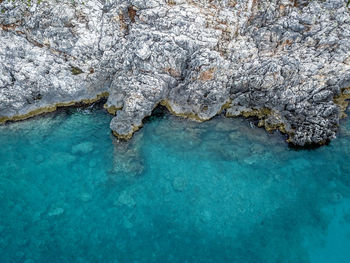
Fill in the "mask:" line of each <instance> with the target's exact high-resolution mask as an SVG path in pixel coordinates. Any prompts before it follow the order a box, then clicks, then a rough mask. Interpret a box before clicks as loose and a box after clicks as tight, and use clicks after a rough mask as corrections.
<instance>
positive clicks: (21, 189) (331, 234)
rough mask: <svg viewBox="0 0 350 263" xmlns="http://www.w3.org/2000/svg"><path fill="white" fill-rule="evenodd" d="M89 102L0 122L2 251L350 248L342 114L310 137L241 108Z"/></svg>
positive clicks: (5, 254) (253, 252)
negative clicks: (149, 108) (220, 111)
mask: <svg viewBox="0 0 350 263" xmlns="http://www.w3.org/2000/svg"><path fill="white" fill-rule="evenodd" d="M156 115H158V116H153V117H151V118H149V119H148V121H147V122H146V123H145V125H144V127H143V128H142V129H141V130H140V131H139V132H137V133H136V134H135V136H134V137H133V139H132V140H131V141H129V142H118V141H117V140H116V139H115V138H114V137H113V136H112V135H111V133H110V130H109V121H110V119H111V117H110V116H109V115H108V114H106V113H105V111H103V110H99V109H91V108H87V109H66V110H62V111H60V112H57V113H54V114H49V115H46V116H41V117H37V118H33V119H31V120H27V121H23V122H18V123H12V124H8V125H5V126H0V212H1V214H0V262H1V263H7V262H25V263H30V262H40V263H41V262H45V263H46V262H50V263H54V262H111V263H117V262H131V263H136V262H138V263H141V262H183V263H185V262H188V263H190V262H215V263H220V262H230V263H232V262H239V263H251V262H257V263H265V262H266V263H270V262H271V263H272V262H276V263H285V262H288V263H294V262H295V263H304V262H311V263H323V262H327V263H333V262H334V263H348V262H350V174H349V171H350V162H349V156H350V121H344V122H343V124H342V127H341V131H340V134H339V135H338V139H336V140H334V141H332V143H331V144H330V145H328V146H324V147H321V148H318V149H314V150H298V151H297V150H294V149H290V148H288V146H287V145H286V143H285V142H284V140H283V138H282V136H281V135H280V134H278V133H274V134H269V133H267V132H266V131H264V130H263V129H260V128H256V127H255V125H254V122H253V121H252V120H243V119H225V118H222V117H217V118H214V119H213V120H211V121H208V122H205V123H196V122H191V121H188V120H184V119H181V118H176V117H173V116H170V115H169V114H160V113H159V114H156Z"/></svg>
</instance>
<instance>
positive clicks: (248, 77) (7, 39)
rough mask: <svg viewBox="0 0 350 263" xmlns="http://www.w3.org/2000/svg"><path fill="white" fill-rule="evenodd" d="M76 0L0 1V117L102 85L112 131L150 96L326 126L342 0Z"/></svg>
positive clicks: (97, 93) (347, 79)
mask: <svg viewBox="0 0 350 263" xmlns="http://www.w3.org/2000/svg"><path fill="white" fill-rule="evenodd" d="M15 2H16V1H15ZM75 2H76V4H72V2H71V1H60V2H59V3H54V2H53V1H52V2H51V1H48V2H42V3H41V4H38V5H37V4H33V5H32V6H31V7H28V6H27V5H25V4H21V3H16V4H14V3H13V2H12V1H10V2H8V1H0V9H2V10H4V11H5V12H4V13H0V122H5V121H8V120H12V119H13V120H17V119H23V118H27V117H30V116H32V115H35V114H38V113H41V112H45V111H51V110H54V109H55V107H56V106H64V105H71V104H74V103H76V102H85V103H89V102H93V101H94V100H96V99H98V98H100V97H101V96H107V95H108V100H107V103H106V105H105V107H106V108H108V109H110V110H109V111H110V112H113V113H115V112H116V116H115V117H114V118H113V120H112V122H111V129H112V130H113V132H114V134H115V135H117V136H119V137H120V138H126V139H127V138H130V137H131V136H132V134H133V132H134V131H136V130H137V129H138V128H139V127H141V126H142V120H143V119H144V118H145V117H146V116H149V115H150V114H151V113H152V110H153V109H154V108H155V107H156V106H157V105H159V104H162V105H165V106H166V107H167V108H168V109H169V110H170V111H171V112H172V113H174V114H176V115H179V116H184V117H188V118H191V119H194V120H199V121H204V120H208V119H210V118H212V117H214V116H215V115H217V114H220V113H221V112H224V113H225V114H226V115H227V116H239V115H243V116H257V117H259V118H260V119H261V121H260V123H261V125H263V126H265V127H266V128H267V129H276V128H277V129H280V130H282V131H283V132H285V133H287V134H288V135H289V139H288V140H289V142H291V143H293V144H296V145H301V146H303V145H306V144H322V143H324V142H326V141H328V140H330V139H332V138H334V137H335V134H336V131H337V129H338V125H339V119H340V117H341V116H342V112H341V109H344V105H343V106H342V107H340V106H338V105H337V103H335V101H338V100H339V99H338V100H337V98H339V97H340V96H342V95H341V94H342V92H343V91H344V90H346V89H347V88H349V87H350V12H349V9H348V8H347V7H346V1H344V0H325V1H302V0H272V1H265V0H262V1H255V0H236V1H232V0H227V1H226V0H223V1H219V0H147V1H146V0H116V1H108V0H105V1H102V0H100V1H98V0H91V1H84V3H83V1H81V2H79V1H75Z"/></svg>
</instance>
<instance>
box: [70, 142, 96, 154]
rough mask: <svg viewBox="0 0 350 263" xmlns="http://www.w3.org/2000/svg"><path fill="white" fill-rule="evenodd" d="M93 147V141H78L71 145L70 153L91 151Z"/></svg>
mask: <svg viewBox="0 0 350 263" xmlns="http://www.w3.org/2000/svg"><path fill="white" fill-rule="evenodd" d="M93 149H94V143H93V142H83V143H79V144H77V145H74V146H73V147H72V153H73V154H77V153H83V154H87V153H90V152H92V151H93Z"/></svg>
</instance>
